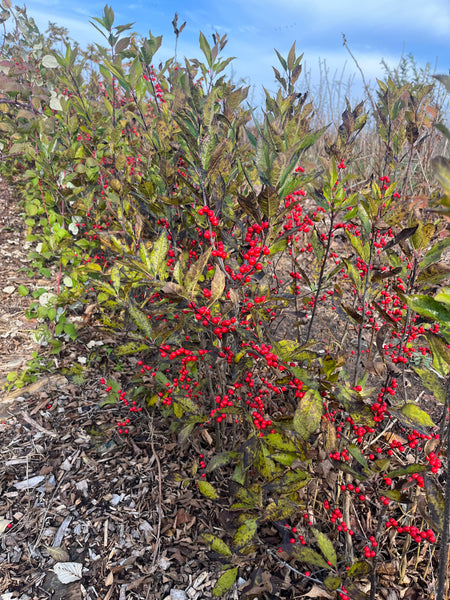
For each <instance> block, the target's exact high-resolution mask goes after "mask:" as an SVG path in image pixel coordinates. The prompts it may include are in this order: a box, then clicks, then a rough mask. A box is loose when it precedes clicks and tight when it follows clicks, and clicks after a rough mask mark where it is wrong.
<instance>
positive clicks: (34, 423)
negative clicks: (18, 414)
mask: <svg viewBox="0 0 450 600" xmlns="http://www.w3.org/2000/svg"><path fill="white" fill-rule="evenodd" d="M22 417H23V420H24V421H26V422H27V423H28V424H29V425H31V426H32V427H34V428H35V429H37V430H38V431H40V432H41V433H45V434H46V435H50V436H51V437H58V436H57V434H56V433H55V432H53V431H49V430H48V429H45V427H42V425H39V423H38V422H37V421H35V420H34V419H32V418H31V417H30V415H28V414H27V413H25V412H23V413H22Z"/></svg>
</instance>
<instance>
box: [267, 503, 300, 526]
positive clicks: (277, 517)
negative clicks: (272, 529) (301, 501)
mask: <svg viewBox="0 0 450 600" xmlns="http://www.w3.org/2000/svg"><path fill="white" fill-rule="evenodd" d="M298 508H299V506H298V504H297V502H293V501H292V500H287V499H285V498H281V499H280V500H278V502H271V503H270V504H268V505H267V506H266V508H265V510H264V516H263V519H264V520H265V521H281V520H282V519H288V518H289V517H290V516H291V515H293V514H295V513H296V512H297V511H298Z"/></svg>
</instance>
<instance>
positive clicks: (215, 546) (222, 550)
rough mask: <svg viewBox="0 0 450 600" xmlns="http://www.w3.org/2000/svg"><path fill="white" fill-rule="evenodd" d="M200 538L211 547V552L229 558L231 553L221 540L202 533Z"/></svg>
mask: <svg viewBox="0 0 450 600" xmlns="http://www.w3.org/2000/svg"><path fill="white" fill-rule="evenodd" d="M202 538H203V539H204V540H205V542H206V543H207V544H208V545H209V546H210V547H211V550H213V551H214V552H218V553H219V554H221V555H222V556H231V555H232V552H231V550H230V549H229V548H228V546H227V545H226V544H225V542H224V541H223V540H221V539H220V538H219V537H217V536H216V535H212V534H211V533H203V534H202Z"/></svg>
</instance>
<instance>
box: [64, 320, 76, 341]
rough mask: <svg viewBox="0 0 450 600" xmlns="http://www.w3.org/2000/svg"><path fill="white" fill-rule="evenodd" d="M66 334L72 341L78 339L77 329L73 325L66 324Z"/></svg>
mask: <svg viewBox="0 0 450 600" xmlns="http://www.w3.org/2000/svg"><path fill="white" fill-rule="evenodd" d="M63 329H64V333H66V334H67V335H68V336H70V338H71V339H72V340H76V339H77V330H76V329H75V325H74V324H73V323H64V327H63Z"/></svg>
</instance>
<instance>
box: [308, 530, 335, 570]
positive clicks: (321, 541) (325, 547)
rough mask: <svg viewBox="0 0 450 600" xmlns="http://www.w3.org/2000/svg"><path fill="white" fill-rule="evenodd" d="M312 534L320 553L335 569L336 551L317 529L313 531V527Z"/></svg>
mask: <svg viewBox="0 0 450 600" xmlns="http://www.w3.org/2000/svg"><path fill="white" fill-rule="evenodd" d="M312 532H313V533H314V535H315V537H316V540H317V543H318V545H319V548H320V551H321V552H322V554H323V555H324V556H325V558H326V559H327V561H328V562H330V563H331V564H332V565H333V567H335V566H336V564H337V556H336V551H335V549H334V547H333V544H332V543H331V541H330V540H329V538H328V537H327V536H326V535H325V534H324V533H322V532H321V531H319V530H318V529H315V528H314V527H313V528H312Z"/></svg>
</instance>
